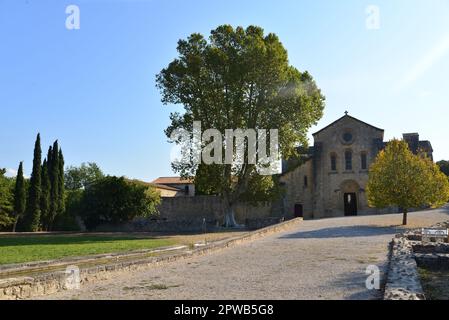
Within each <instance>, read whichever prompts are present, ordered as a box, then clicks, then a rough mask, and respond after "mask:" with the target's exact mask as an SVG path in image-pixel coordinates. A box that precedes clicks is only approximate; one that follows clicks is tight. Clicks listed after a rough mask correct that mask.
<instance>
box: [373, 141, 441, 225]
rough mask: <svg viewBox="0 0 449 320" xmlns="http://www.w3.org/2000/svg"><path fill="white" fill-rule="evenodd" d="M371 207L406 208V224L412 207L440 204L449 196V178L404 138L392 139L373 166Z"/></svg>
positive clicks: (404, 215)
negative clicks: (417, 152)
mask: <svg viewBox="0 0 449 320" xmlns="http://www.w3.org/2000/svg"><path fill="white" fill-rule="evenodd" d="M366 192H367V196H368V203H369V205H370V206H373V207H377V208H385V207H389V206H398V207H400V208H402V209H403V221H402V223H403V225H406V224H407V212H408V211H409V209H410V208H419V207H423V206H431V207H439V206H441V205H443V204H444V203H446V202H447V201H448V199H449V181H448V178H447V176H446V175H444V174H443V173H442V172H441V171H440V169H439V167H438V166H437V165H436V164H435V163H433V161H431V160H430V159H428V158H425V157H422V156H419V155H414V154H413V153H412V152H411V151H410V150H409V148H408V145H407V143H406V142H404V141H402V140H396V139H395V140H392V141H390V142H389V143H388V145H387V147H386V148H385V150H382V151H381V152H380V153H379V154H378V156H377V158H376V161H375V162H374V163H373V164H372V165H371V167H370V173H369V181H368V185H367V190H366Z"/></svg>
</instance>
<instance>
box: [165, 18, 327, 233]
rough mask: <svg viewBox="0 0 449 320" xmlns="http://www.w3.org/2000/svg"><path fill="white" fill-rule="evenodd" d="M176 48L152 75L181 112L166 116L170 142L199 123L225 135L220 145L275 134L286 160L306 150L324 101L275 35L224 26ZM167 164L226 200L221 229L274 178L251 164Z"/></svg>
mask: <svg viewBox="0 0 449 320" xmlns="http://www.w3.org/2000/svg"><path fill="white" fill-rule="evenodd" d="M177 50H178V54H179V56H178V57H177V58H176V59H175V60H173V61H172V62H171V63H170V64H169V65H168V67H166V68H165V69H163V70H162V71H161V72H160V73H159V74H158V75H157V86H158V88H159V89H160V91H161V93H162V102H163V103H164V104H175V105H182V106H183V109H184V111H183V112H174V113H172V114H171V116H170V118H171V125H170V126H169V127H168V128H167V129H166V131H165V133H166V135H167V136H168V137H171V135H172V133H173V132H174V131H175V130H177V129H184V130H187V131H189V132H192V129H193V122H194V121H201V126H202V129H211V128H213V129H217V130H219V131H220V132H221V133H223V137H222V140H223V141H225V135H224V133H225V130H226V129H232V130H235V129H255V130H257V129H278V132H279V151H280V153H281V154H282V156H283V157H290V156H293V155H294V154H295V152H296V151H295V150H296V148H295V147H297V146H298V144H300V145H303V146H304V145H307V132H308V129H309V128H310V127H311V126H312V125H314V124H316V122H317V121H318V120H319V119H320V118H321V117H322V114H323V109H324V96H323V95H322V94H321V91H320V89H319V88H318V87H317V85H316V84H315V81H314V80H313V78H312V76H311V75H310V74H309V73H308V72H307V71H305V72H301V71H299V70H298V69H296V68H295V67H293V66H291V65H290V63H289V60H288V55H287V50H286V49H285V48H284V46H283V44H282V43H281V41H280V40H279V38H278V37H277V36H276V35H275V34H273V33H269V34H264V30H263V29H262V28H260V27H257V26H249V27H248V28H246V29H244V28H242V27H237V28H235V29H234V28H233V27H231V26H229V25H222V26H219V27H218V28H216V29H215V30H212V31H211V34H210V36H209V38H208V39H207V38H205V37H204V36H203V35H201V34H198V33H194V34H192V35H190V36H189V37H188V38H187V39H186V40H180V41H179V42H178V47H177ZM203 144H204V141H203ZM246 144H247V143H246ZM223 145H226V144H223ZM213 152H216V150H214V151H213ZM222 154H223V155H224V154H225V151H223V153H222ZM172 167H173V169H174V170H175V171H176V172H179V173H180V174H181V176H183V177H194V181H195V184H196V185H197V187H198V188H200V189H201V190H209V191H210V192H212V193H215V194H219V195H221V196H222V197H223V203H224V204H225V206H224V207H225V208H224V217H225V219H224V222H225V225H226V226H234V225H235V224H236V223H235V218H234V207H235V205H236V203H238V202H239V201H240V200H241V199H242V195H244V194H246V195H248V192H251V189H254V190H256V191H257V193H258V194H260V189H263V188H264V186H270V185H272V184H270V182H268V183H267V179H271V177H269V178H267V177H266V176H261V175H260V174H259V171H258V166H257V165H255V164H253V163H249V162H248V161H243V163H242V164H240V165H235V164H229V163H228V164H222V163H213V164H209V165H208V164H205V163H201V164H200V165H197V164H196V163H194V162H181V163H180V162H176V163H172Z"/></svg>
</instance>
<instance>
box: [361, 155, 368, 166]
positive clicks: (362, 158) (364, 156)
mask: <svg viewBox="0 0 449 320" xmlns="http://www.w3.org/2000/svg"><path fill="white" fill-rule="evenodd" d="M360 162H361V163H360V166H361V168H362V170H366V169H368V162H367V158H366V152H362V153H361V154H360Z"/></svg>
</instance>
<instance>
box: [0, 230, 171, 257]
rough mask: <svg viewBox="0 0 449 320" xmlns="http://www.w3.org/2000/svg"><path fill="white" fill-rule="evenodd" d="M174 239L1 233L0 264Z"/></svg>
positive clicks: (140, 246) (145, 246) (154, 245)
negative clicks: (7, 234)
mask: <svg viewBox="0 0 449 320" xmlns="http://www.w3.org/2000/svg"><path fill="white" fill-rule="evenodd" d="M176 243H177V241H176V240H175V239H167V238H160V239H158V238H148V237H147V238H143V237H138V236H132V235H131V236H130V235H124V236H119V235H117V236H114V235H40V236H7V237H6V236H5V237H0V264H10V263H21V262H31V261H42V260H54V259H60V258H64V257H75V256H86V255H92V254H102V253H116V252H126V251H131V250H139V249H153V248H157V247H164V246H170V245H174V244H176Z"/></svg>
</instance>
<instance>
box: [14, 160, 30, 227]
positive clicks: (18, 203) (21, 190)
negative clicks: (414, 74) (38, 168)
mask: <svg viewBox="0 0 449 320" xmlns="http://www.w3.org/2000/svg"><path fill="white" fill-rule="evenodd" d="M26 198H27V189H26V182H25V178H24V177H23V162H20V164H19V169H18V170H17V177H16V183H15V187H14V216H15V217H14V218H15V219H14V220H15V221H14V226H13V232H15V231H16V226H17V223H18V222H19V219H21V218H22V217H23V215H24V214H25V210H26Z"/></svg>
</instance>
